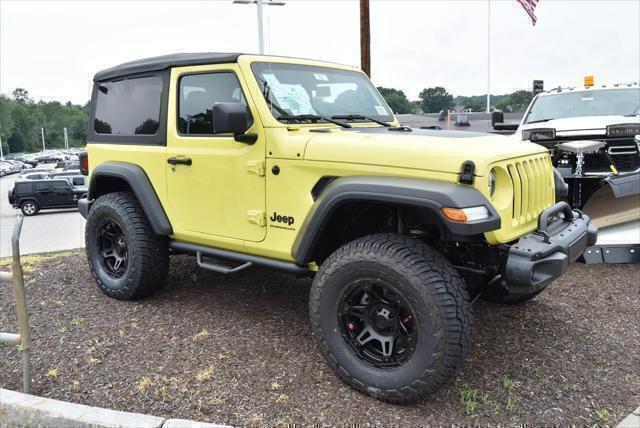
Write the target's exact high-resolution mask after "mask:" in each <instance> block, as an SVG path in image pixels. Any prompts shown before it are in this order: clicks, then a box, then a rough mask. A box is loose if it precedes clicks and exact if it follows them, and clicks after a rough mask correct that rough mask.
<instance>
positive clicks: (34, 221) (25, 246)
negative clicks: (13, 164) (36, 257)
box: [0, 174, 85, 257]
mask: <svg viewBox="0 0 640 428" xmlns="http://www.w3.org/2000/svg"><path fill="white" fill-rule="evenodd" d="M17 177H18V176H17V174H12V175H7V176H5V177H2V178H0V257H8V256H10V255H11V235H12V233H13V226H14V224H15V221H16V217H17V216H18V214H20V210H19V209H15V208H13V207H12V206H11V204H9V199H8V196H7V193H8V191H9V189H12V188H13V183H14V182H15V181H16V179H17ZM84 223H85V221H84V218H82V216H81V215H80V213H79V212H78V210H77V209H71V210H69V209H65V210H43V211H40V212H39V213H38V214H37V215H35V216H32V217H25V219H24V223H23V226H22V234H21V237H20V253H21V254H31V253H44V252H48V251H59V250H69V249H72V248H80V247H84Z"/></svg>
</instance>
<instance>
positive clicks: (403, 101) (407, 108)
mask: <svg viewBox="0 0 640 428" xmlns="http://www.w3.org/2000/svg"><path fill="white" fill-rule="evenodd" d="M378 91H380V94H382V96H383V97H384V100H385V101H386V102H387V104H389V107H391V110H393V112H394V113H398V114H406V113H413V105H411V103H410V102H409V100H408V99H407V96H406V95H405V94H404V92H402V91H401V90H399V89H394V88H383V87H382V86H378Z"/></svg>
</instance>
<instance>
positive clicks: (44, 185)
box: [36, 181, 51, 191]
mask: <svg viewBox="0 0 640 428" xmlns="http://www.w3.org/2000/svg"><path fill="white" fill-rule="evenodd" d="M36 190H41V191H42V190H51V182H46V181H42V182H40V183H36Z"/></svg>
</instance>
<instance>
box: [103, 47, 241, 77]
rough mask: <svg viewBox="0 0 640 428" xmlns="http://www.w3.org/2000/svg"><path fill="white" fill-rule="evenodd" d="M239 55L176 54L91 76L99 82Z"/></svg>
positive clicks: (121, 65) (234, 57)
mask: <svg viewBox="0 0 640 428" xmlns="http://www.w3.org/2000/svg"><path fill="white" fill-rule="evenodd" d="M240 55H241V54H239V53H215V52H201V53H178V54H171V55H162V56H154V57H151V58H143V59H137V60H135V61H130V62H125V63H124V64H120V65H116V66H115V67H111V68H107V69H105V70H102V71H99V72H97V73H96V75H95V76H93V81H94V82H100V81H102V80H107V79H113V78H115V77H121V76H126V75H129V74H135V73H145V72H148V71H157V70H164V69H167V68H170V67H179V66H187V65H204V64H222V63H229V62H236V61H237V60H238V57H239V56H240Z"/></svg>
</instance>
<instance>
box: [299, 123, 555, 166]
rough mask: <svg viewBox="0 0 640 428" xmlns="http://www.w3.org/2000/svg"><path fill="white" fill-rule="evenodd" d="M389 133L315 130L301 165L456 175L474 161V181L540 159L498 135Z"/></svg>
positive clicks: (531, 148)
mask: <svg viewBox="0 0 640 428" xmlns="http://www.w3.org/2000/svg"><path fill="white" fill-rule="evenodd" d="M397 129H398V128H396V130H392V128H383V127H379V128H360V127H358V128H356V127H354V128H351V129H336V128H330V129H317V130H314V131H316V132H314V131H311V132H309V140H308V143H307V146H306V150H305V153H304V158H305V160H312V161H325V162H342V163H355V164H364V165H376V166H388V167H393V168H410V169H419V170H428V171H437V172H446V173H454V174H458V173H459V172H460V169H461V166H462V163H463V162H464V161H466V160H472V161H473V162H474V163H475V166H476V171H477V175H483V174H484V173H485V172H486V171H487V170H488V166H489V165H490V164H492V163H493V162H496V161H500V160H506V159H512V158H517V157H522V156H528V155H532V154H537V153H544V152H546V149H544V148H543V147H542V146H538V145H535V144H519V143H517V142H514V141H513V139H511V138H508V137H504V136H501V135H493V134H482V133H476V132H464V131H440V130H423V129H414V130H412V131H399V130H397Z"/></svg>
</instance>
